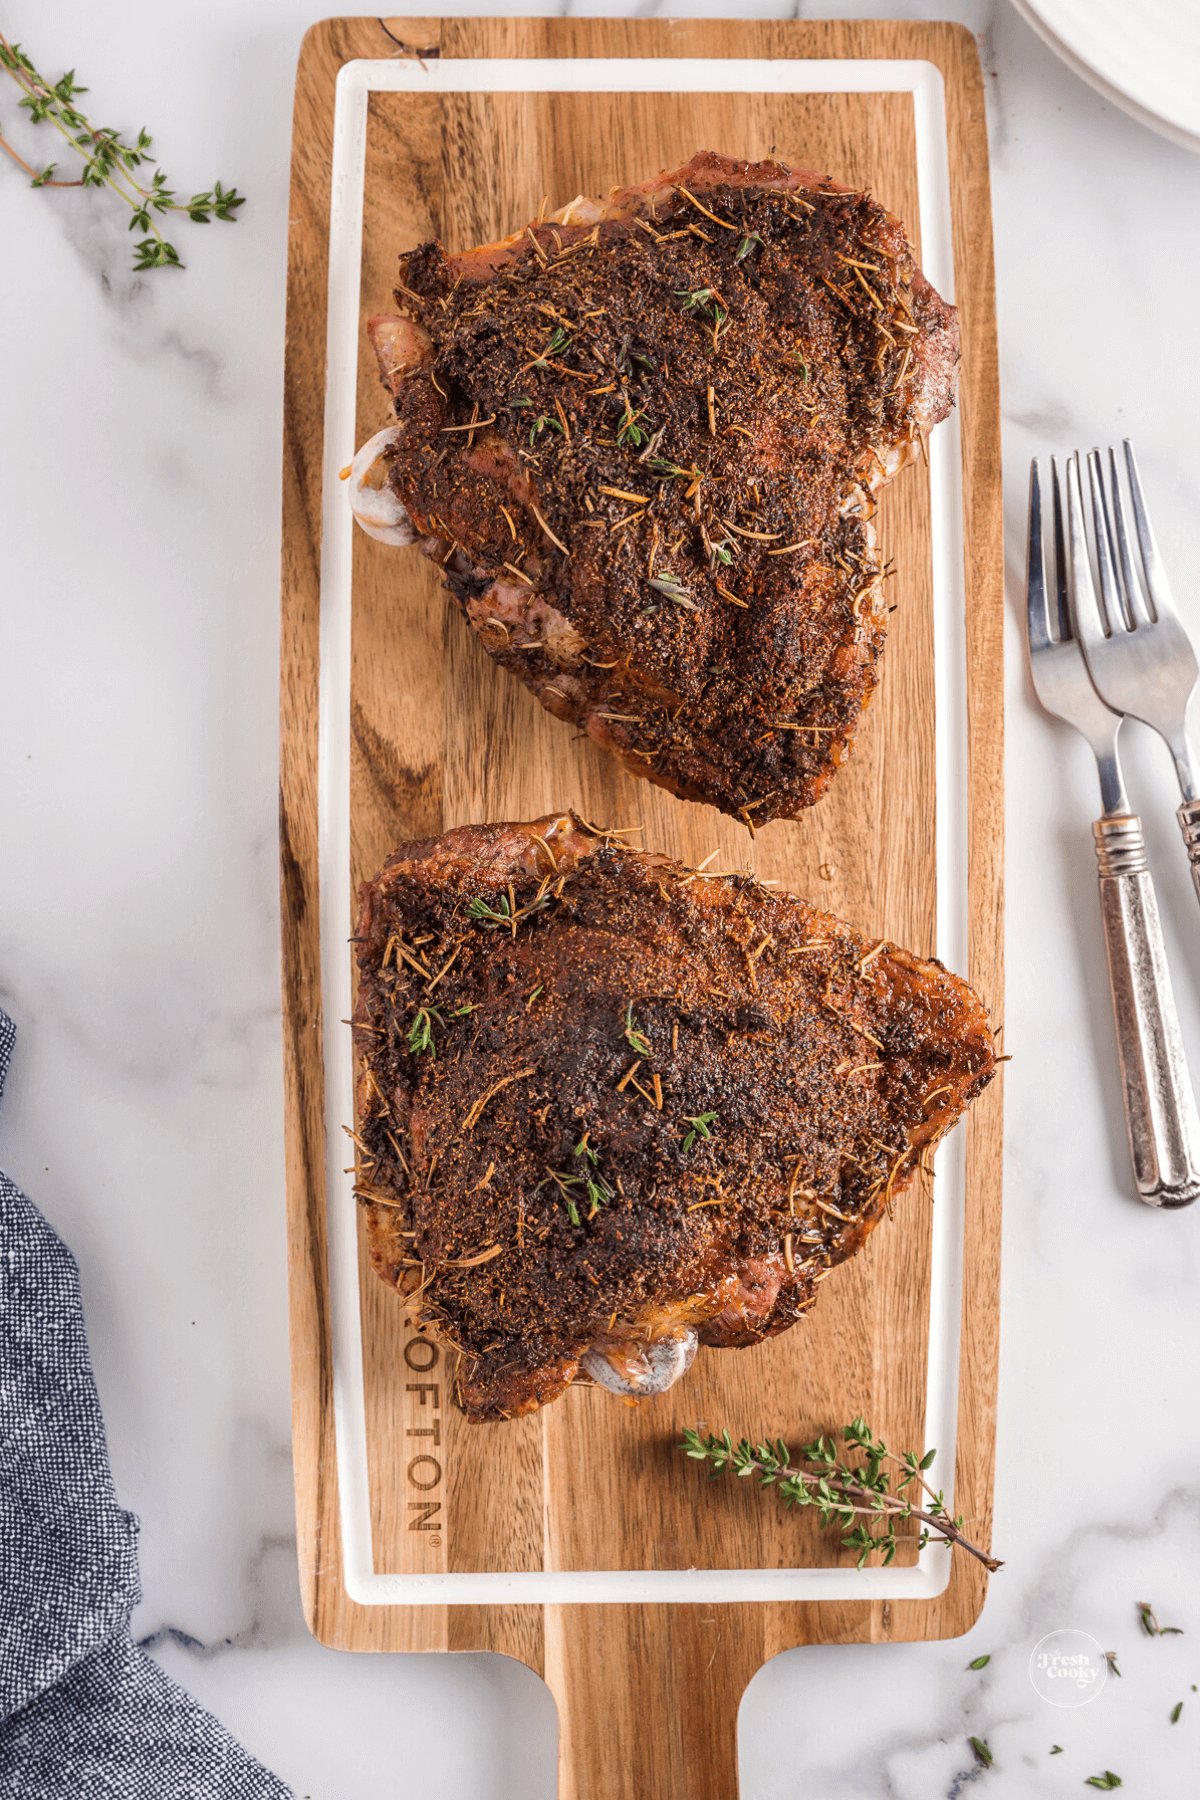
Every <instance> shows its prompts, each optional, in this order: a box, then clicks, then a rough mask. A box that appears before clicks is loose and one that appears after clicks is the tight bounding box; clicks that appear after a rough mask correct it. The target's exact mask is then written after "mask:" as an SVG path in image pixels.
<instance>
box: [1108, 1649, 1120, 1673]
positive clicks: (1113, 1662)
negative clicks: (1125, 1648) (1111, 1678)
mask: <svg viewBox="0 0 1200 1800" xmlns="http://www.w3.org/2000/svg"><path fill="white" fill-rule="evenodd" d="M1104 1660H1105V1662H1106V1663H1107V1664H1108V1666H1109V1669H1110V1670H1111V1672H1112V1673H1113V1674H1114V1675H1116V1676H1117V1677H1118V1678H1119V1677H1120V1675H1121V1671H1120V1669H1118V1667H1117V1653H1116V1651H1115V1650H1106V1651H1105V1652H1104Z"/></svg>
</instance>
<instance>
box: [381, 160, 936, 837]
mask: <svg viewBox="0 0 1200 1800" xmlns="http://www.w3.org/2000/svg"><path fill="white" fill-rule="evenodd" d="M685 190H686V191H685ZM689 196H690V198H689ZM564 217H565V222H561V223H558V224H556V223H554V222H553V221H547V222H546V223H545V224H543V225H540V226H530V227H529V228H527V229H526V230H525V231H523V232H520V233H518V234H516V235H515V236H514V237H513V238H511V239H507V240H505V242H504V243H502V244H497V245H491V246H485V247H483V248H482V249H479V250H474V251H470V252H467V253H466V254H463V255H459V256H448V255H447V254H446V253H445V252H444V251H443V249H442V247H441V245H440V244H438V243H430V244H426V245H424V246H422V248H421V249H419V250H415V251H412V252H411V253H410V254H408V255H405V256H403V257H402V258H401V273H400V283H401V285H400V286H399V287H398V288H397V290H396V302H397V305H398V306H399V307H400V309H401V314H402V316H400V317H382V316H381V317H378V318H375V319H372V320H371V321H370V325H369V329H370V331H371V335H372V339H373V341H374V343H375V347H376V350H377V352H378V354H379V359H380V367H381V373H382V374H383V377H384V381H385V385H386V386H387V387H388V388H389V389H390V390H391V391H392V393H393V394H394V407H395V412H396V416H397V419H398V421H399V427H398V429H395V430H394V431H393V434H392V438H391V440H390V441H389V442H388V444H387V447H386V450H385V451H383V453H382V457H383V460H382V461H381V463H380V465H379V468H378V471H377V473H376V474H374V475H373V476H372V482H371V485H372V486H375V485H378V484H379V483H380V482H382V481H384V480H385V479H386V482H387V484H388V485H389V486H390V488H391V490H392V491H393V492H394V493H395V495H397V496H398V497H399V499H400V500H401V501H402V503H403V507H404V509H405V510H406V512H407V514H408V518H409V521H410V522H411V529H412V532H413V533H414V534H415V536H416V537H417V538H418V539H419V540H421V543H422V548H423V549H424V550H425V551H426V553H427V554H428V555H430V556H432V557H434V558H435V559H436V560H437V561H438V563H439V564H441V565H442V567H443V569H444V575H445V580H446V584H447V586H448V587H449V589H450V591H451V593H452V594H453V596H454V597H455V599H456V600H457V602H458V604H459V606H460V607H461V608H462V610H463V611H464V613H465V614H466V615H467V617H468V618H469V619H470V621H471V623H472V625H473V626H474V627H475V629H476V631H477V632H478V633H479V636H480V637H481V639H482V641H483V643H484V646H485V648H486V649H487V650H488V652H489V654H490V655H491V656H492V657H494V658H495V660H496V661H498V662H500V663H502V664H503V665H504V667H505V668H507V669H509V670H510V671H512V673H514V674H515V675H517V676H519V678H520V679H521V680H522V681H524V682H525V683H526V685H527V686H529V687H531V688H532V689H533V691H534V692H535V693H536V694H537V696H538V698H539V700H540V701H541V702H542V704H543V705H544V706H546V707H547V708H548V709H549V710H550V711H551V712H553V713H555V714H556V715H557V716H558V717H559V718H562V719H565V720H569V721H571V722H572V723H574V724H576V725H578V726H580V727H581V728H582V729H584V730H586V731H587V732H588V733H589V734H590V735H591V736H592V737H593V738H595V739H596V740H597V741H599V742H601V743H603V744H605V745H607V746H608V747H609V748H611V749H613V750H615V751H616V752H617V754H618V755H619V756H620V757H621V759H622V760H623V761H624V762H625V764H626V766H627V767H629V768H630V769H631V770H633V771H634V772H635V773H637V774H639V775H644V776H646V777H648V778H649V779H650V780H651V781H654V782H658V783H659V784H661V785H662V786H664V787H667V788H670V789H671V790H672V791H673V792H674V793H677V794H679V795H682V796H684V797H686V798H690V799H696V800H704V801H708V802H710V803H711V804H713V805H715V806H718V807H720V808H721V810H722V811H724V812H727V813H730V814H733V815H735V816H740V817H742V818H743V819H744V820H746V821H747V822H749V823H752V824H755V825H757V824H761V823H764V822H765V821H767V820H769V819H771V818H776V817H794V816H795V815H796V814H797V813H798V812H800V811H801V810H802V809H803V808H804V807H806V806H810V805H812V803H813V802H814V801H815V800H817V799H819V798H820V795H821V794H822V792H823V791H824V789H825V787H826V786H827V784H828V782H829V780H830V777H831V776H832V774H833V772H834V770H835V768H836V767H837V766H838V764H839V763H840V762H841V761H842V760H843V759H844V758H845V756H846V754H847V753H848V751H849V748H850V746H851V743H852V741H853V733H854V730H855V727H856V724H857V721H858V717H859V714H860V712H861V711H862V708H863V706H864V705H865V704H866V702H867V700H868V699H869V697H870V695H871V692H872V690H873V688H874V686H875V683H876V662H877V659H878V657H879V653H880V651H881V649H882V647H883V641H884V635H885V629H886V616H887V615H886V605H885V599H884V593H883V582H882V560H881V557H880V554H879V552H878V551H877V549H876V547H875V542H874V532H873V529H872V527H871V525H870V523H869V519H870V515H871V513H872V511H873V510H874V502H873V500H872V497H871V496H872V493H873V491H874V489H875V488H877V487H878V486H879V485H880V484H881V483H882V482H883V481H884V480H886V479H888V478H889V477H890V476H891V475H892V474H894V473H895V472H896V470H897V469H898V468H900V467H902V466H903V464H904V463H905V462H906V461H909V460H911V458H912V456H913V455H914V454H915V451H916V446H917V442H918V440H919V438H920V437H921V436H922V435H923V434H924V433H925V432H927V431H928V430H929V429H930V428H931V426H932V425H934V424H935V423H936V422H937V421H938V420H939V419H941V418H943V417H944V416H945V414H946V412H948V410H949V408H950V405H951V402H952V395H953V388H954V373H955V365H956V363H957V358H958V329H957V318H956V315H955V312H954V309H953V307H950V306H947V305H946V304H945V303H944V302H943V301H942V300H941V299H940V298H939V297H938V295H937V294H936V293H935V292H934V290H933V289H932V287H930V285H929V283H928V282H927V281H926V280H925V279H924V277H923V276H922V274H921V272H920V270H919V269H917V268H915V266H914V264H913V259H912V255H911V252H910V250H909V246H908V241H907V238H906V237H905V234H904V229H903V227H902V226H901V224H900V223H899V221H898V220H897V219H895V218H894V217H893V216H892V215H891V214H890V213H888V212H886V211H885V210H884V208H883V207H881V206H879V205H878V204H877V203H876V202H875V201H874V200H872V199H871V198H870V196H869V195H867V194H863V193H855V192H852V191H849V190H847V189H845V188H842V187H840V186H838V185H837V184H835V183H832V182H830V181H828V180H827V179H825V178H823V177H820V176H818V175H815V174H812V173H811V172H809V171H804V170H800V171H795V170H788V169H786V168H784V167H783V166H782V165H780V164H778V163H774V162H763V163H753V164H751V163H746V162H741V161H737V160H735V159H733V158H730V157H722V156H716V155H713V154H705V155H701V156H697V157H695V158H694V159H693V161H692V162H691V163H689V164H688V165H687V167H686V168H684V169H681V170H677V171H675V172H674V173H673V174H670V175H663V176H660V177H658V178H656V179H655V180H654V181H652V182H647V183H644V184H643V185H642V186H641V187H639V188H636V189H626V190H624V191H622V192H619V193H615V194H614V195H613V196H612V197H611V198H610V200H609V201H607V202H602V203H595V204H593V203H588V202H582V203H581V202H575V203H572V206H571V207H568V208H566V209H564ZM571 221H574V222H571ZM556 334H557V335H556ZM472 419H475V420H480V421H482V422H483V423H482V424H481V425H480V427H479V429H477V430H469V429H466V427H467V426H468V425H469V422H470V421H471V420H472ZM655 581H658V582H660V583H664V582H665V583H666V586H665V587H664V586H659V587H655V586H654V585H653V583H654V582H655Z"/></svg>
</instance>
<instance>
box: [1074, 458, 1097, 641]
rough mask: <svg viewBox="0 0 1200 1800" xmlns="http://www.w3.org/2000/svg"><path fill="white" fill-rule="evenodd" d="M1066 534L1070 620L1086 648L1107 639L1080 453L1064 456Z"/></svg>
mask: <svg viewBox="0 0 1200 1800" xmlns="http://www.w3.org/2000/svg"><path fill="white" fill-rule="evenodd" d="M1067 534H1068V538H1069V542H1070V554H1071V602H1072V604H1071V623H1072V625H1073V626H1074V627H1075V635H1076V637H1078V638H1079V639H1080V640H1081V641H1082V643H1083V645H1084V648H1085V653H1086V651H1087V650H1088V649H1092V648H1098V647H1099V646H1100V645H1101V644H1103V643H1105V642H1106V641H1107V633H1106V632H1105V629H1104V620H1103V618H1102V616H1101V612H1100V602H1099V600H1098V599H1097V597H1096V589H1095V586H1094V584H1093V582H1092V565H1091V562H1090V561H1089V559H1088V544H1087V531H1086V528H1085V526H1084V522H1083V492H1082V490H1081V488H1080V485H1079V453H1078V451H1076V452H1075V454H1074V455H1073V456H1069V457H1068V458H1067Z"/></svg>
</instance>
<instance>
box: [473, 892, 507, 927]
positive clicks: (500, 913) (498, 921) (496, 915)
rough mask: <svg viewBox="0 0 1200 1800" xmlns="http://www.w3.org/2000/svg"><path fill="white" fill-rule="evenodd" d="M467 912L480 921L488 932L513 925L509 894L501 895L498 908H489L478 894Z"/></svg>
mask: <svg viewBox="0 0 1200 1800" xmlns="http://www.w3.org/2000/svg"><path fill="white" fill-rule="evenodd" d="M467 911H468V912H469V913H470V915H471V917H472V918H473V919H478V920H479V922H480V924H481V925H483V926H485V927H486V929H487V930H488V931H495V929H496V927H497V926H498V925H509V924H511V923H512V915H511V913H510V912H509V907H508V895H507V894H501V895H500V901H499V906H498V907H495V906H489V905H488V903H487V901H486V900H482V899H480V897H479V895H478V894H477V895H476V896H475V898H474V899H473V900H472V901H471V903H470V905H469V906H468V907H467Z"/></svg>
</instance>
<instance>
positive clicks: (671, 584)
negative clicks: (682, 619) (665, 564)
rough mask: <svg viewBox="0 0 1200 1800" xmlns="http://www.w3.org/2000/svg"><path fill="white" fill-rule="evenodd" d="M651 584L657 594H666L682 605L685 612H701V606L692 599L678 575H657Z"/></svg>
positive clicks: (678, 604)
mask: <svg viewBox="0 0 1200 1800" xmlns="http://www.w3.org/2000/svg"><path fill="white" fill-rule="evenodd" d="M650 586H651V587H652V588H653V589H654V591H655V593H656V594H664V595H665V596H666V598H667V599H668V600H671V601H673V602H674V604H675V605H676V606H682V607H683V609H684V611H685V612H699V611H700V608H699V607H698V606H697V605H696V602H695V601H694V600H693V599H692V596H691V595H690V594H689V593H688V591H687V589H686V588H685V587H684V585H683V583H682V582H681V581H680V579H679V577H678V576H677V575H667V574H662V575H655V576H654V577H653V578H652V580H651V582H650Z"/></svg>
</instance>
